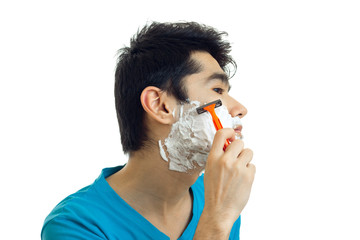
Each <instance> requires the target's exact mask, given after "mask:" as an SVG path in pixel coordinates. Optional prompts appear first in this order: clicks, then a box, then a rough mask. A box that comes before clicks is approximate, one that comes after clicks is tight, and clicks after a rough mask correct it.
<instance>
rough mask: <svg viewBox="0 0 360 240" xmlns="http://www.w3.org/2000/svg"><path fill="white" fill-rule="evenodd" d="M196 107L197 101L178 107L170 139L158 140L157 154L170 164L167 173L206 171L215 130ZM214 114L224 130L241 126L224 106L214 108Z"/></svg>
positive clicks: (204, 114)
mask: <svg viewBox="0 0 360 240" xmlns="http://www.w3.org/2000/svg"><path fill="white" fill-rule="evenodd" d="M199 106H200V102H198V101H191V102H190V103H187V104H184V105H180V106H179V110H178V111H176V112H177V113H178V116H177V119H178V120H177V122H175V123H174V124H173V125H172V127H171V130H170V133H169V136H168V137H167V138H166V139H165V140H164V141H163V142H162V141H161V140H159V148H160V155H161V157H162V158H163V159H164V160H165V161H168V162H169V169H170V170H173V171H178V172H187V171H189V170H191V169H195V168H198V167H200V170H203V169H204V168H205V163H206V159H207V156H208V154H209V152H210V149H211V146H212V142H213V139H214V136H215V133H216V130H215V127H214V125H213V122H212V118H211V115H210V113H208V112H205V113H202V114H198V113H197V112H196V108H197V107H199ZM215 112H216V115H217V116H218V117H219V118H220V121H221V123H222V125H223V127H224V128H234V127H236V126H238V125H241V121H240V118H238V117H235V118H232V117H231V115H230V114H229V112H228V110H227V109H226V107H225V106H220V107H218V108H215Z"/></svg>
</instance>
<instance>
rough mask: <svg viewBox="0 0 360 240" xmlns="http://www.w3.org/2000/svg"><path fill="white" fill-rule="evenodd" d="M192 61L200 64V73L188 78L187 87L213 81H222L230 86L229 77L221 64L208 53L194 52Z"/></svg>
mask: <svg viewBox="0 0 360 240" xmlns="http://www.w3.org/2000/svg"><path fill="white" fill-rule="evenodd" d="M190 58H191V60H193V61H194V62H195V63H196V64H198V67H199V71H198V72H197V73H195V74H192V75H189V76H188V77H187V78H186V80H187V81H186V84H187V85H193V84H206V83H209V82H212V81H220V82H222V83H223V84H225V85H226V86H229V77H228V75H227V74H226V73H225V72H224V71H223V70H222V68H221V67H220V65H219V63H218V62H217V61H216V59H215V58H213V57H212V56H211V55H210V54H209V53H207V52H194V53H192V55H191V57H190Z"/></svg>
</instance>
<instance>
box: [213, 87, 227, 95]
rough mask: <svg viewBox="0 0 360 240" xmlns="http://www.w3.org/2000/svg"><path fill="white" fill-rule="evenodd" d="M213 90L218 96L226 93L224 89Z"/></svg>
mask: <svg viewBox="0 0 360 240" xmlns="http://www.w3.org/2000/svg"><path fill="white" fill-rule="evenodd" d="M213 90H214V91H215V92H217V93H218V94H223V92H224V89H222V88H213Z"/></svg>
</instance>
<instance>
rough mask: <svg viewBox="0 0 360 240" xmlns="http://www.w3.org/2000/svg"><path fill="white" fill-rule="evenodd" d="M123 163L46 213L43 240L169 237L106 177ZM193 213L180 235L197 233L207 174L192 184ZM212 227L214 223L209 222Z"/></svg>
mask: <svg viewBox="0 0 360 240" xmlns="http://www.w3.org/2000/svg"><path fill="white" fill-rule="evenodd" d="M122 167H123V166H118V167H114V168H105V169H103V170H102V172H101V175H100V176H99V177H98V178H97V179H96V180H95V182H94V183H93V184H91V185H89V186H87V187H85V188H83V189H81V190H79V191H78V192H76V193H74V194H72V195H70V196H68V197H67V198H65V199H64V200H63V201H61V202H60V203H59V204H58V205H57V206H56V207H55V208H54V209H53V210H52V211H51V213H50V214H49V216H47V218H46V219H45V222H44V226H43V228H42V231H41V239H43V240H75V239H76V240H79V239H80V240H81V239H86V240H89V239H102V240H103V239H109V240H113V239H114V240H115V239H121V240H130V239H131V240H132V239H140V240H146V239H156V240H168V239H169V237H168V236H167V235H165V234H164V233H162V232H161V231H160V230H159V229H157V228H156V227H155V226H154V225H152V224H151V223H150V222H149V221H148V220H146V219H145V218H144V217H143V216H141V215H140V214H139V213H138V212H137V211H135V209H133V208H132V207H131V206H130V205H129V204H127V203H126V202H125V201H124V200H123V199H122V198H121V197H120V196H119V195H118V194H117V193H116V192H115V191H114V190H113V189H112V188H111V187H110V185H109V184H108V183H107V181H106V180H105V178H107V177H108V176H110V175H112V174H114V173H115V172H117V171H119V170H120V169H121V168H122ZM191 191H192V193H193V210H192V211H193V214H192V218H191V221H190V223H189V225H188V226H187V227H186V229H185V231H184V232H183V234H182V235H181V237H180V238H179V239H181V240H189V239H192V238H193V237H194V234H195V230H196V226H197V224H198V221H199V218H200V215H201V213H202V210H203V208H204V177H203V175H202V176H200V177H199V178H198V179H197V181H196V182H195V183H194V185H192V186H191ZM240 224H241V219H240V217H239V218H238V219H237V221H236V222H235V223H234V225H233V227H232V229H231V233H230V238H229V239H239V231H240ZM209 227H211V226H209Z"/></svg>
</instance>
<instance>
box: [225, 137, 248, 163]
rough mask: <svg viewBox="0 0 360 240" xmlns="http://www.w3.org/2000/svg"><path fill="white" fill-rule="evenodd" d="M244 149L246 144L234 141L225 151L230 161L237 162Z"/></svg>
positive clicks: (238, 140)
mask: <svg viewBox="0 0 360 240" xmlns="http://www.w3.org/2000/svg"><path fill="white" fill-rule="evenodd" d="M243 149H244V142H243V141H242V140H240V139H237V140H234V141H233V142H232V143H231V144H230V145H229V146H228V147H227V148H226V150H225V155H226V156H227V158H228V159H234V160H237V158H238V157H239V155H240V153H241V151H242V150H243Z"/></svg>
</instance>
